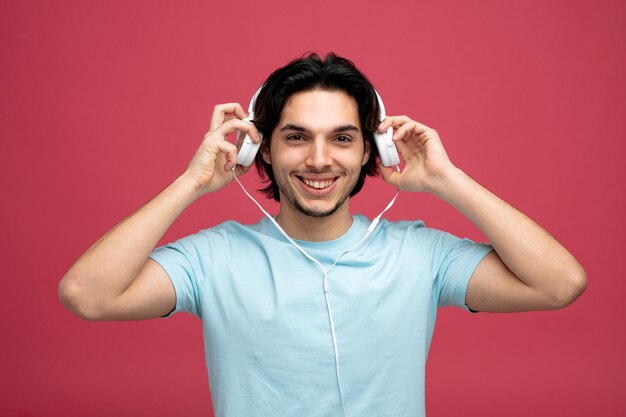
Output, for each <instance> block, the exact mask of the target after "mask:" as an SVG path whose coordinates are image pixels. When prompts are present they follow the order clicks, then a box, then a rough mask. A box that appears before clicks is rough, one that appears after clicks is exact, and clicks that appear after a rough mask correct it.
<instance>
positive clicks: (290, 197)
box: [276, 176, 359, 218]
mask: <svg viewBox="0 0 626 417" xmlns="http://www.w3.org/2000/svg"><path fill="white" fill-rule="evenodd" d="M344 178H345V177H344ZM276 180H277V181H276V185H277V186H278V190H279V191H280V195H281V198H285V199H286V200H287V201H289V203H290V204H291V205H292V206H293V208H295V209H296V210H298V211H299V212H300V213H302V214H304V215H305V216H307V217H314V218H322V217H328V216H330V215H332V214H334V213H335V212H336V211H337V210H339V207H341V206H342V205H343V203H345V202H346V200H347V199H348V198H349V197H350V194H351V193H352V190H353V189H354V187H355V186H356V183H357V182H358V180H359V177H358V176H357V177H355V179H354V181H353V183H352V184H350V186H349V187H348V189H347V190H346V192H345V194H344V195H342V196H341V198H339V201H337V204H335V205H334V206H333V207H332V208H331V209H330V210H326V211H319V210H314V209H311V208H307V207H304V205H302V203H301V202H300V201H298V199H297V198H296V196H295V193H293V192H291V189H289V187H283V186H281V184H280V181H278V178H276Z"/></svg>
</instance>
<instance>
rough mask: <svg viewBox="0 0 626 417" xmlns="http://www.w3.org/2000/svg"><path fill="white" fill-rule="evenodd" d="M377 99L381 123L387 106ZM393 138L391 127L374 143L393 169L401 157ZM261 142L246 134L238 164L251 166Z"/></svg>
mask: <svg viewBox="0 0 626 417" xmlns="http://www.w3.org/2000/svg"><path fill="white" fill-rule="evenodd" d="M262 88H263V86H261V87H259V89H258V90H256V93H254V96H252V100H250V105H249V106H248V117H246V118H245V119H243V120H244V121H246V122H248V123H252V120H254V103H255V102H256V98H257V96H258V95H259V93H260V92H261V89H262ZM375 93H376V99H377V100H378V106H379V107H380V115H379V117H378V119H379V121H380V122H382V121H383V120H384V119H385V117H386V114H385V105H384V104H383V100H382V98H380V95H379V94H378V92H377V91H375ZM242 135H243V133H242V132H239V133H238V135H237V142H240V141H241V136H242ZM259 135H260V136H261V141H262V140H263V135H262V134H261V132H259ZM392 136H393V127H389V129H387V131H386V132H383V133H379V132H378V131H376V132H375V133H374V142H376V148H377V149H378V154H379V155H380V161H381V163H382V164H383V165H384V166H386V167H391V166H395V165H399V164H400V157H399V156H398V150H397V149H396V145H395V144H394V143H393V141H392V140H391V138H392ZM261 141H259V143H254V142H253V141H252V139H251V138H250V136H249V135H248V134H247V133H246V135H245V138H244V139H243V141H241V148H240V149H239V153H238V154H237V163H238V164H240V165H244V166H250V165H251V164H252V162H254V157H255V156H256V154H257V152H258V150H259V147H260V146H261Z"/></svg>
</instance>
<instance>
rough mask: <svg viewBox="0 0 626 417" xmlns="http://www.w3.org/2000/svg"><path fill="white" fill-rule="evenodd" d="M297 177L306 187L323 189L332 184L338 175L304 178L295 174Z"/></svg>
mask: <svg viewBox="0 0 626 417" xmlns="http://www.w3.org/2000/svg"><path fill="white" fill-rule="evenodd" d="M297 178H298V179H299V180H300V181H301V182H302V183H303V184H304V185H306V186H307V187H309V188H313V189H315V190H325V189H327V188H330V187H332V186H333V184H334V183H335V182H336V181H337V178H338V177H333V178H305V177H301V176H299V175H297Z"/></svg>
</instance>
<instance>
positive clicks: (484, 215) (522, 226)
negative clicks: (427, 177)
mask: <svg viewBox="0 0 626 417" xmlns="http://www.w3.org/2000/svg"><path fill="white" fill-rule="evenodd" d="M436 190H437V191H436V192H435V194H436V195H438V196H439V197H440V198H442V199H443V200H445V201H447V202H448V203H450V204H451V205H452V206H454V207H455V208H456V209H457V210H459V212H461V213H462V214H463V215H464V216H465V217H467V218H468V219H469V220H470V221H471V222H472V223H474V224H475V225H476V226H477V227H478V228H479V229H480V230H481V231H482V232H483V233H484V234H485V236H487V238H488V240H489V242H490V243H491V244H492V245H493V247H494V249H495V251H496V252H497V253H498V255H499V256H500V258H501V259H502V261H503V262H504V264H505V265H506V266H507V267H508V269H509V270H510V271H511V272H512V273H513V274H514V275H515V276H516V277H517V278H518V279H520V280H521V281H522V282H524V283H525V284H526V285H528V286H529V287H531V288H533V289H535V290H537V291H540V292H541V293H543V294H545V295H546V296H547V297H550V298H553V299H555V300H567V299H570V298H572V297H574V298H575V295H574V294H573V293H576V292H579V291H581V290H582V288H584V281H585V274H584V271H583V269H582V267H581V266H580V264H579V263H578V262H577V261H576V259H575V258H574V257H573V256H572V255H571V254H570V253H569V252H568V251H567V250H566V249H565V248H564V247H563V246H562V245H561V244H560V243H559V242H558V241H557V240H556V239H554V238H553V237H552V236H551V235H550V234H549V233H548V232H547V231H546V230H544V229H543V228H542V227H541V226H539V225H538V224H537V223H535V222H534V221H533V220H531V219H530V218H528V217H527V216H525V215H524V214H523V213H521V212H520V211H518V210H516V209H515V208H513V207H512V206H510V205H509V204H507V203H506V202H505V201H503V200H502V199H500V198H499V197H497V196H496V195H494V194H493V193H491V192H490V191H488V190H487V189H486V188H484V187H483V186H481V185H480V184H478V183H477V182H476V181H474V180H473V179H472V178H470V177H469V176H468V175H466V174H465V173H464V172H463V171H461V170H459V169H456V168H454V169H452V170H450V172H449V173H448V174H447V175H445V179H443V180H442V181H440V183H439V184H438V186H437V187H436Z"/></svg>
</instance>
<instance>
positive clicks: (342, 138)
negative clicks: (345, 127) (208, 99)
mask: <svg viewBox="0 0 626 417" xmlns="http://www.w3.org/2000/svg"><path fill="white" fill-rule="evenodd" d="M335 141H336V142H340V143H350V142H352V138H351V137H350V136H346V135H341V136H337V137H336V138H335Z"/></svg>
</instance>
